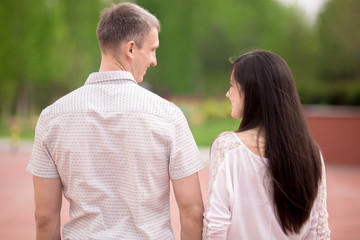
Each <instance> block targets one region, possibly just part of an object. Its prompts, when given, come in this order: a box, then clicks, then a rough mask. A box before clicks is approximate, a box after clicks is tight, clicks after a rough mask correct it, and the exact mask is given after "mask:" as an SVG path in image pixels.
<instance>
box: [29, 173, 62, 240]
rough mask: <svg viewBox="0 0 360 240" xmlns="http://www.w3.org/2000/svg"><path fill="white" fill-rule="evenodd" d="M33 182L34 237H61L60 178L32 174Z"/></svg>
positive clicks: (38, 238)
mask: <svg viewBox="0 0 360 240" xmlns="http://www.w3.org/2000/svg"><path fill="white" fill-rule="evenodd" d="M33 183H34V195H35V221H36V239H37V240H40V239H54V240H55V239H61V234H60V210H61V204H62V184H61V181H60V178H39V177H35V176H34V177H33Z"/></svg>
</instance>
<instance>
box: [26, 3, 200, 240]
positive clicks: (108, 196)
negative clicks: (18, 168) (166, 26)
mask: <svg viewBox="0 0 360 240" xmlns="http://www.w3.org/2000/svg"><path fill="white" fill-rule="evenodd" d="M159 30H160V25H159V22H158V20H157V19H156V17H155V16H153V15H152V14H150V13H149V12H147V11H146V10H144V9H143V8H141V7H139V6H137V5H135V4H132V3H120V4H118V5H114V6H113V7H111V8H109V9H107V10H105V11H104V12H103V14H102V16H101V18H100V21H99V24H98V28H97V36H98V39H99V43H100V50H101V55H102V59H101V66H100V70H99V72H97V73H92V74H90V76H89V77H88V79H87V80H86V82H85V85H84V86H82V87H80V88H79V89H77V90H75V91H73V92H71V93H70V94H68V95H66V96H64V97H62V98H61V99H59V100H58V101H57V102H55V103H54V104H52V105H51V106H49V107H47V108H46V109H45V110H43V112H42V113H41V115H40V117H39V120H38V124H37V127H36V135H35V141H34V147H33V151H32V154H31V159H30V162H29V164H28V167H27V170H28V171H29V172H30V173H32V174H33V175H34V177H33V181H34V192H35V219H36V235H37V239H60V209H61V201H62V192H63V193H64V196H65V198H67V200H68V201H69V203H70V221H69V222H67V223H66V224H65V226H64V229H63V237H64V238H65V239H174V233H173V230H172V227H171V221H170V204H169V189H170V179H171V181H172V184H173V189H174V194H175V197H176V201H177V204H178V207H179V212H180V222H181V236H182V238H183V239H200V238H201V228H202V213H203V201H202V197H201V191H200V184H199V180H198V175H197V172H198V171H199V170H200V169H202V168H203V161H202V160H201V159H200V154H199V151H198V149H197V147H196V144H195V141H194V139H193V137H192V135H191V132H190V130H189V127H188V125H187V122H186V119H185V117H184V115H183V114H182V112H181V111H180V109H179V108H178V107H176V106H175V105H174V104H172V103H170V102H167V101H166V100H164V99H162V98H160V97H159V96H157V95H155V94H153V93H151V92H149V91H147V90H145V89H144V88H142V87H140V86H139V85H138V83H140V82H141V81H142V80H143V76H144V75H145V73H146V70H147V68H148V67H150V65H153V66H156V64H157V62H156V55H155V51H156V49H157V48H158V47H159V39H158V33H159Z"/></svg>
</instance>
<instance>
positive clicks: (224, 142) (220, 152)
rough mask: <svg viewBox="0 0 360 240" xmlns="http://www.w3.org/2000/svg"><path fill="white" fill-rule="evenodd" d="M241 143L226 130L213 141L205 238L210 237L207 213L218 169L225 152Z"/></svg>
mask: <svg viewBox="0 0 360 240" xmlns="http://www.w3.org/2000/svg"><path fill="white" fill-rule="evenodd" d="M239 145H240V143H239V142H238V141H236V140H234V135H233V133H231V132H225V133H222V134H220V135H219V136H218V137H217V138H216V139H215V140H214V142H213V144H212V146H211V149H210V160H209V185H208V198H207V201H206V204H205V212H204V228H203V239H208V237H209V231H210V228H209V220H208V218H207V213H208V211H209V208H210V199H211V198H212V197H213V194H214V193H213V185H214V182H215V179H216V176H217V174H218V170H219V168H220V166H221V164H222V163H223V162H224V160H225V153H226V152H228V151H230V150H231V149H234V148H236V147H237V146H239Z"/></svg>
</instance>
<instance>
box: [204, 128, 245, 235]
mask: <svg viewBox="0 0 360 240" xmlns="http://www.w3.org/2000/svg"><path fill="white" fill-rule="evenodd" d="M237 146H238V143H237V142H234V141H232V134H231V133H223V134H221V135H219V137H218V138H217V139H215V141H214V142H213V144H212V147H211V150H210V160H209V186H208V199H207V202H206V205H205V213H204V229H203V239H227V232H228V229H229V226H230V223H231V210H230V197H231V196H230V195H229V194H230V193H229V191H228V187H227V186H228V185H229V184H230V185H231V182H230V180H229V179H228V174H227V172H226V169H227V168H226V152H227V151H229V150H231V149H233V148H235V147H237Z"/></svg>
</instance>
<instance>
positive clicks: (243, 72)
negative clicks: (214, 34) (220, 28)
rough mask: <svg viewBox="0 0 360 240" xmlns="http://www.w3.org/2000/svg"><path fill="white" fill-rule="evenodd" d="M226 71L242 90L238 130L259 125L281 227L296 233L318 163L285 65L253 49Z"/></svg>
mask: <svg viewBox="0 0 360 240" xmlns="http://www.w3.org/2000/svg"><path fill="white" fill-rule="evenodd" d="M231 72H232V73H233V74H234V78H235V80H236V82H237V83H238V84H240V86H241V90H242V91H243V93H244V94H245V100H244V111H243V119H242V121H241V124H240V127H239V129H238V132H242V131H246V130H250V129H253V128H257V127H258V128H260V130H259V131H261V132H262V133H263V134H264V136H265V141H266V145H265V157H266V158H267V159H268V171H269V173H270V176H271V179H272V193H273V201H274V205H275V211H276V214H277V217H278V220H279V222H280V224H281V227H282V229H283V231H284V232H285V233H286V234H288V233H289V232H294V233H299V231H300V229H301V227H302V225H303V224H304V223H305V222H306V221H307V220H308V219H309V216H310V212H311V209H312V206H313V203H314V201H315V198H316V196H317V193H318V186H319V183H320V181H321V174H322V172H321V171H322V170H321V169H322V165H321V157H320V152H319V149H318V147H317V145H316V144H315V142H314V140H313V139H312V136H311V134H310V131H309V127H308V125H307V122H306V119H305V115H304V112H303V108H302V105H301V102H300V99H299V96H298V94H297V91H296V87H295V83H294V80H293V77H292V74H291V71H290V69H289V67H288V65H287V63H286V62H285V61H284V60H283V59H282V58H281V57H280V56H278V55H276V54H274V53H271V52H267V51H262V50H257V51H252V52H249V53H246V54H244V55H241V56H240V57H238V58H237V59H236V60H235V61H234V62H233V63H232V65H231Z"/></svg>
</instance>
